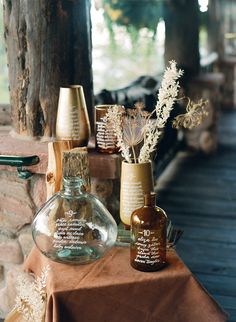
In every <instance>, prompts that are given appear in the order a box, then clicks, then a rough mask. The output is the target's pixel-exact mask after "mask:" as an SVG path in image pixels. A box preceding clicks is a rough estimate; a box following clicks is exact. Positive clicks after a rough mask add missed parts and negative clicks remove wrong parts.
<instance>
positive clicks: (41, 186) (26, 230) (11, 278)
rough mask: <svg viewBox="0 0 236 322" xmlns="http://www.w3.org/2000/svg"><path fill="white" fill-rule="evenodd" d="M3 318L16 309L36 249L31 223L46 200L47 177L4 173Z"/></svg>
mask: <svg viewBox="0 0 236 322" xmlns="http://www.w3.org/2000/svg"><path fill="white" fill-rule="evenodd" d="M0 183H1V184H0V314H1V315H0V316H2V317H3V316H4V315H5V314H6V313H7V312H8V311H9V310H10V309H11V308H12V307H13V305H14V299H15V284H16V279H17V276H18V275H19V273H20V272H21V271H22V264H23V262H24V259H25V258H26V257H27V255H28V254H29V252H30V250H31V248H32V247H33V239H32V234H31V222H32V220H33V218H34V215H35V213H36V210H37V208H39V207H40V206H41V205H42V203H43V202H44V201H45V199H46V195H45V193H46V189H45V176H44V175H40V174H35V175H34V176H32V178H31V179H30V180H22V179H20V178H18V175H17V173H16V172H9V171H0Z"/></svg>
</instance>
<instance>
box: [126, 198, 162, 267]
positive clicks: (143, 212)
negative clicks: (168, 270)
mask: <svg viewBox="0 0 236 322" xmlns="http://www.w3.org/2000/svg"><path fill="white" fill-rule="evenodd" d="M166 223H167V216H166V213H165V211H164V210H162V209H161V208H159V207H157V206H156V194H155V193H154V192H151V193H149V194H146V195H145V196H144V206H143V207H142V208H139V209H137V210H135V211H134V212H133V213H132V216H131V244H130V263H131V266H132V267H133V268H135V269H137V270H139V271H144V272H153V271H157V270H159V269H161V268H162V267H164V266H165V264H166V228H167V224H166Z"/></svg>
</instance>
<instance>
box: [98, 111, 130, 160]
mask: <svg viewBox="0 0 236 322" xmlns="http://www.w3.org/2000/svg"><path fill="white" fill-rule="evenodd" d="M124 113H125V111H124V108H123V107H122V106H120V105H113V106H111V107H110V108H109V109H108V112H107V114H106V116H105V117H104V118H103V122H104V123H106V124H110V125H111V126H112V128H113V130H114V133H115V135H116V138H117V146H118V147H119V148H120V151H121V155H122V156H123V157H124V158H125V160H126V161H127V162H129V163H132V159H131V155H130V152H129V146H128V145H127V144H126V143H125V142H124V139H123V127H122V122H123V121H122V117H123V114H124Z"/></svg>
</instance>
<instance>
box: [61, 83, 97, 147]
mask: <svg viewBox="0 0 236 322" xmlns="http://www.w3.org/2000/svg"><path fill="white" fill-rule="evenodd" d="M90 134H91V129H90V123H89V117H88V111H87V107H86V102H85V98H84V91H83V87H82V86H80V85H72V86H69V87H61V88H60V94H59V102H58V110H57V121H56V138H57V139H58V140H73V141H74V146H86V145H87V144H88V141H89V137H90Z"/></svg>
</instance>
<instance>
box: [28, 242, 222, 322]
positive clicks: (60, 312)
mask: <svg viewBox="0 0 236 322" xmlns="http://www.w3.org/2000/svg"><path fill="white" fill-rule="evenodd" d="M167 259H168V266H167V267H166V268H165V269H163V270H161V271H159V272H154V273H143V272H139V271H136V270H134V269H133V268H132V267H131V266H130V264H129V249H128V248H125V247H114V248H113V249H112V250H111V251H110V252H109V253H108V254H107V255H106V256H105V257H104V258H102V259H100V260H98V261H96V262H94V263H92V264H89V265H80V266H72V265H64V264H59V263H55V262H52V261H50V260H48V259H47V258H46V257H44V256H43V255H41V254H40V253H39V251H38V250H37V249H36V248H34V249H33V250H32V252H31V254H30V255H29V257H28V259H27V261H26V263H25V269H26V270H27V271H32V272H34V273H35V274H36V275H40V272H41V270H42V268H43V267H44V266H46V265H48V264H49V265H50V267H51V270H50V273H49V276H48V281H47V295H48V301H47V311H46V322H223V321H226V319H227V316H226V314H225V313H224V312H223V311H222V309H221V308H220V307H219V306H218V304H217V303H216V302H215V301H214V300H213V299H212V298H211V297H210V296H209V294H208V293H207V292H206V290H205V289H204V288H203V287H202V286H201V285H200V284H199V283H198V281H196V279H195V278H194V276H193V275H192V274H191V272H190V271H189V270H188V269H187V267H186V266H185V265H184V263H183V262H182V261H181V260H180V259H179V257H178V256H177V255H176V253H175V252H174V251H170V252H168V256H167Z"/></svg>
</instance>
